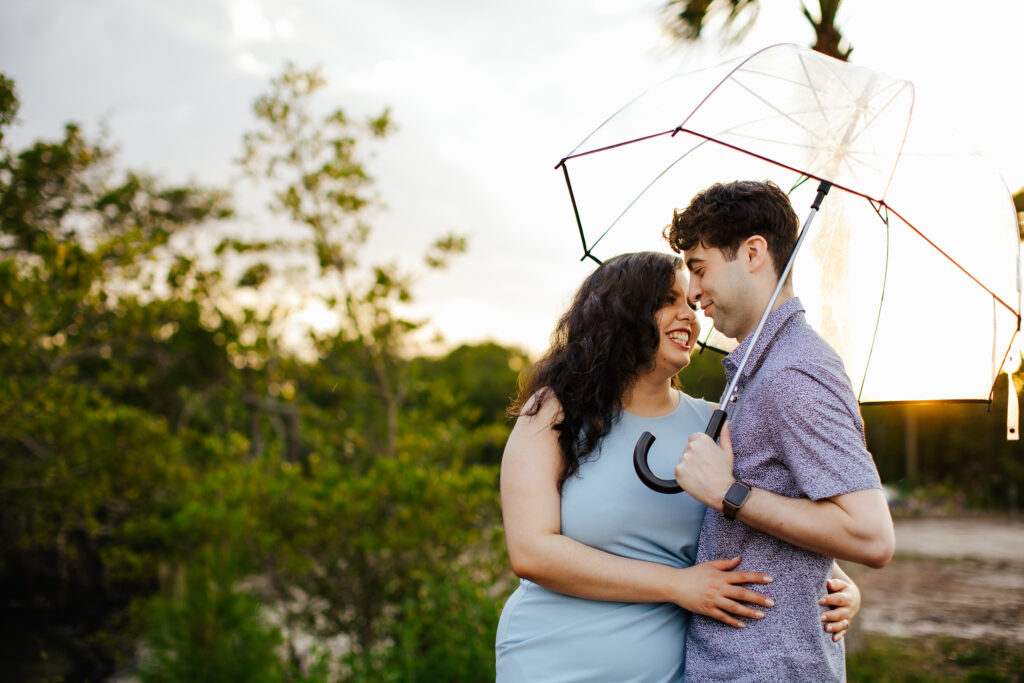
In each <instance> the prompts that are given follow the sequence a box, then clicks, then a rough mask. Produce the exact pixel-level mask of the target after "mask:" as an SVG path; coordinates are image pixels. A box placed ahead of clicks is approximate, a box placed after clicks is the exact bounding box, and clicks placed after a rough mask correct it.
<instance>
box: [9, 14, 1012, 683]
mask: <svg viewBox="0 0 1024 683" xmlns="http://www.w3.org/2000/svg"><path fill="white" fill-rule="evenodd" d="M807 5H808V16H805V15H804V12H803V10H802V9H801V5H800V3H799V2H796V1H795V0H794V1H793V2H789V1H788V0H772V1H769V0H761V2H750V1H747V2H743V1H740V2H732V3H730V2H723V3H711V5H710V6H709V5H707V4H706V3H693V2H691V3H689V8H688V9H690V10H691V11H690V12H688V13H686V14H685V15H684V18H685V19H687V20H689V21H690V22H691V23H689V24H687V23H686V21H684V20H683V19H681V18H680V16H679V15H680V13H681V12H682V11H683V10H684V9H687V3H678V2H677V3H666V2H664V1H654V0H651V1H640V0H628V1H627V0H620V1H619V2H611V1H597V2H593V1H591V2H582V1H576V0H567V1H565V2H560V3H557V4H552V3H541V2H534V1H532V0H530V1H528V2H525V3H520V4H519V5H517V6H516V7H515V8H510V7H506V8H500V7H496V6H491V5H489V4H485V3H471V2H459V1H457V0H444V1H442V2H434V3H426V4H425V3H411V2H402V1H400V0H391V1H384V2H376V3H372V4H367V3H360V4H356V3H354V2H347V1H345V2H317V1H315V0H307V1H304V2H287V3H286V2H277V1H274V0H263V1H260V0H218V1H216V2H194V1H192V0H188V1H185V2H178V3H174V4H173V5H172V4H170V3H163V2H157V1H156V0H146V1H141V2H139V1H136V2H127V1H118V0H102V1H98V2H92V3H88V4H83V3H77V2H72V1H71V0H66V1H58V0H52V1H50V0H47V1H44V2H30V1H29V0H6V1H5V2H4V3H3V6H2V7H0V521H2V526H0V547H2V550H3V554H2V560H0V562H2V563H0V601H2V607H3V609H2V610H0V629H2V633H0V662H3V665H4V670H5V672H8V675H10V676H11V677H12V680H138V679H141V680H153V681H156V680H160V681H172V680H174V681H178V680H181V681H185V680H188V681H195V680H210V681H230V680H238V681H248V680H289V681H298V680H311V681H312V680H317V681H319V680H427V679H429V680H488V679H490V678H492V677H493V636H494V626H495V624H496V622H497V616H498V613H499V611H500V608H501V605H502V604H503V601H504V598H505V597H506V596H507V595H508V593H509V592H510V590H511V587H512V586H513V585H514V583H513V582H514V577H512V576H511V574H510V572H509V571H508V569H507V562H506V558H505V556H504V548H503V542H502V536H501V523H500V522H501V519H500V509H499V505H498V498H497V471H498V464H499V462H500V458H501V452H502V448H503V445H504V440H505V438H506V436H507V434H508V430H509V427H510V422H509V421H508V420H507V419H506V416H505V414H504V409H505V407H506V406H507V405H508V403H509V401H510V398H511V396H512V394H513V393H514V391H515V385H516V378H517V375H518V372H519V371H520V370H522V369H523V368H525V367H526V366H527V365H528V364H529V362H530V360H531V359H534V358H536V357H537V355H538V354H539V353H540V352H541V351H542V350H543V348H544V346H545V344H546V339H547V335H548V334H549V332H550V330H551V328H552V327H553V325H554V322H555V320H556V318H557V316H558V315H559V313H560V312H561V310H562V309H563V308H564V306H565V305H566V304H567V302H568V299H569V297H570V296H571V294H572V292H573V291H574V289H575V287H576V286H577V285H578V283H579V282H580V281H581V280H582V278H583V277H584V276H585V275H586V273H588V272H589V271H590V269H591V267H592V266H591V265H590V264H588V263H581V262H580V260H579V255H580V248H579V245H578V237H577V235H576V230H575V224H574V222H573V218H572V212H571V207H570V204H569V202H568V198H567V196H566V192H565V186H564V182H563V181H562V178H561V173H560V172H558V171H555V170H553V169H554V166H555V164H556V163H557V161H558V160H559V159H560V158H561V157H562V156H563V155H564V154H565V153H566V152H568V151H569V150H570V149H571V148H572V147H573V146H575V144H576V143H577V142H578V141H579V140H580V139H582V138H583V137H584V136H585V135H586V134H587V133H589V132H590V131H591V130H592V129H593V128H594V127H595V126H596V125H597V124H598V123H600V122H601V121H602V120H603V119H604V118H606V117H607V116H608V115H609V114H610V113H612V112H613V111H614V110H615V109H616V108H617V107H618V106H620V105H621V104H622V103H623V102H625V101H626V100H627V99H628V98H630V97H632V96H633V95H635V94H637V93H638V92H639V91H641V90H643V89H644V88H646V87H647V86H649V85H651V84H653V83H656V82H658V81H660V80H662V79H663V78H664V77H666V76H668V75H669V74H671V73H674V72H677V71H682V70H689V69H693V68H698V67H701V66H706V65H709V64H713V63H717V62H719V61H722V60H724V59H726V58H728V57H731V56H735V55H739V54H745V53H749V52H751V51H753V50H754V49H757V48H759V47H762V46H764V45H767V44H771V43H775V42H797V43H800V44H807V45H812V44H814V45H815V46H816V47H817V48H818V49H822V50H823V51H830V52H831V53H833V54H836V55H838V56H840V57H848V58H849V59H850V61H853V62H855V63H858V64H862V65H864V66H869V67H872V68H876V69H880V70H883V71H886V72H888V73H890V74H892V75H894V76H899V77H904V78H909V79H911V80H913V81H914V82H915V84H916V85H917V87H918V97H919V99H920V101H921V102H922V106H925V104H924V103H928V106H933V107H938V108H940V109H941V110H943V111H945V112H946V113H947V114H948V119H949V121H950V123H951V124H952V125H954V126H955V127H956V128H958V129H959V130H960V131H962V134H963V136H964V137H965V139H967V140H969V141H970V143H971V144H973V145H974V146H975V147H977V148H978V149H979V150H980V151H982V152H983V153H984V154H985V155H986V156H987V157H988V158H989V160H990V161H991V162H992V164H993V166H994V167H995V168H996V169H997V170H998V171H999V172H1000V173H1001V174H1002V176H1003V178H1004V179H1005V180H1006V182H1007V184H1008V186H1009V190H1008V194H1010V193H1013V192H1016V193H1017V194H1016V196H1015V198H1016V200H1017V202H1018V204H1017V206H1018V210H1024V193H1022V192H1021V191H1020V190H1022V188H1024V140H1022V132H1021V127H1020V124H1019V115H1020V98H1021V96H1020V93H1019V89H1017V88H1014V87H1012V86H1011V85H1010V83H1012V82H1013V81H1012V79H1014V78H1015V77H1016V76H1017V74H1016V71H1017V70H1018V69H1019V65H1020V64H1021V63H1024V59H1022V58H1024V54H1022V53H1024V47H1022V45H1021V43H1020V41H1019V40H1018V39H1017V36H1016V33H1017V32H1018V31H1019V27H1020V26H1021V25H1022V24H1024V6H1022V5H1021V3H1018V2H1012V1H1011V0H1005V1H1003V2H999V1H996V0H983V1H981V2H975V3H972V4H970V6H962V5H959V4H957V3H953V2H948V3H930V4H929V5H928V6H927V8H922V7H921V6H911V3H899V4H897V3H885V2H883V1H882V0H847V2H846V3H844V4H842V6H841V7H839V8H838V12H837V13H835V14H834V15H833V14H832V9H834V8H835V6H838V5H839V3H838V2H823V3H821V5H820V6H819V4H818V3H816V2H808V3H807ZM894 5H895V6H894ZM730 6H736V8H737V13H736V15H735V20H734V21H732V22H728V21H726V18H727V16H728V14H729V7H730ZM723 7H724V8H725V10H724V13H723V11H722V8H723ZM702 8H703V9H707V10H709V11H708V14H707V16H706V17H704V16H703V15H702V14H701V12H700V11H696V10H700V9H702ZM705 19H706V22H705V21H704V20H705ZM911 45H913V46H914V47H910V46H911ZM851 47H852V48H853V51H852V52H849V50H850V48H851ZM712 180H718V179H709V182H711V181H712ZM687 199H688V198H681V199H680V204H683V203H685V201H686V200H687ZM666 222H667V218H666ZM654 229H656V228H654ZM968 333H969V330H958V329H956V328H955V325H951V332H950V335H949V337H950V338H949V339H948V340H922V343H940V344H946V345H947V346H948V347H949V349H950V353H949V364H948V366H947V367H936V368H934V372H936V373H939V374H941V373H944V372H950V371H951V368H954V367H955V365H956V363H957V352H956V345H957V336H958V335H959V334H968ZM681 379H682V382H683V384H684V386H685V388H686V389H687V390H688V391H690V392H691V393H693V394H695V395H698V396H704V397H707V398H709V399H712V400H715V399H717V398H718V396H719V394H720V392H721V389H722V384H723V380H722V373H721V367H720V364H719V357H718V356H716V355H715V354H714V353H712V352H707V353H704V354H701V355H698V356H695V362H694V364H693V365H692V366H691V367H690V368H688V369H687V370H686V371H685V372H684V373H683V374H682V375H681ZM1014 382H1015V383H1014ZM1011 385H1012V386H1013V390H1014V392H1015V393H1017V392H1019V391H1020V389H1021V383H1020V382H1019V381H1018V380H1017V379H1016V378H1014V379H1013V380H1012V381H1011V382H1008V381H1007V378H1006V377H1005V376H1000V378H999V380H997V382H996V384H995V389H994V393H993V400H992V402H991V405H960V406H955V405H954V406H926V405H912V406H868V407H865V408H864V409H863V413H864V417H865V422H866V429H867V436H868V445H869V448H870V449H871V450H872V453H873V454H874V456H875V459H876V461H877V463H878V467H879V470H880V472H881V474H882V479H883V481H884V482H885V483H886V484H887V486H888V487H889V490H890V494H891V502H892V509H893V513H894V515H895V516H896V517H897V536H898V539H897V545H898V556H897V558H896V560H894V562H893V563H892V564H891V565H890V566H889V567H887V568H886V569H883V570H877V571H872V570H866V569H861V568H857V567H854V568H853V569H852V570H851V571H852V572H855V573H854V576H855V577H856V578H857V580H858V582H859V583H860V584H861V586H862V589H863V591H864V608H863V610H862V613H861V617H860V619H859V627H858V629H857V631H856V632H855V633H853V634H851V642H850V656H849V662H850V678H851V679H852V680H885V679H886V677H888V679H889V680H947V679H949V680H959V679H962V678H964V677H968V676H974V677H975V679H976V680H1019V679H1020V673H1019V672H1020V671H1021V670H1024V666H1022V664H1024V654H1022V645H1024V628H1022V627H1021V626H1020V624H1019V620H1018V619H1015V618H1014V616H1013V615H1015V614H1016V613H1017V611H1018V609H1019V608H1020V607H1024V581H1022V576H1024V574H1022V572H1024V522H1021V521H1020V519H1019V517H1018V508H1019V505H1020V503H1019V497H1020V492H1021V487H1022V486H1024V461H1022V457H1024V452H1022V447H1021V446H1020V445H1019V442H1007V441H1006V440H1005V431H1006V430H1005V413H1006V400H1007V395H1008V387H1009V386H1011ZM1003 615H1005V616H1003Z"/></svg>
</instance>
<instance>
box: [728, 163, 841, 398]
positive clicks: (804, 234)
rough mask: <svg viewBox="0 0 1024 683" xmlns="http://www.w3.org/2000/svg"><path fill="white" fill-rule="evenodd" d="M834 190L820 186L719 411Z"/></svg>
mask: <svg viewBox="0 0 1024 683" xmlns="http://www.w3.org/2000/svg"><path fill="white" fill-rule="evenodd" d="M831 189H832V183H830V182H828V181H827V180H822V181H821V184H819V185H818V194H817V195H815V197H814V202H812V203H811V211H810V213H808V214H807V220H805V221H804V226H803V228H802V229H801V230H800V236H799V237H798V238H797V240H796V244H795V245H793V253H791V254H790V255H789V260H788V261H786V267H785V268H783V269H782V275H780V276H779V281H778V283H777V284H776V285H775V291H773V292H772V298H771V299H769V300H768V305H767V306H765V309H764V313H762V314H761V320H760V321H758V323H757V327H756V328H754V331H753V332H752V333H751V338H750V343H749V344H747V350H746V351H744V353H743V359H742V360H740V365H739V367H738V368H736V374H735V375H733V377H732V381H731V382H729V386H728V387H726V389H725V393H724V394H722V400H721V401H720V402H719V404H718V409H719V410H721V411H723V412H727V411H726V406H728V405H729V402H730V401H731V400H732V397H733V395H734V394H735V393H736V385H737V384H738V383H739V381H740V377H741V376H742V375H743V368H744V367H746V365H747V359H749V358H750V354H751V352H752V351H753V350H754V345H755V344H757V340H758V338H760V336H761V330H762V329H763V328H764V323H765V321H766V320H768V314H769V313H771V312H772V309H773V308H774V307H775V301H776V299H778V298H779V292H781V291H782V286H783V285H784V284H785V282H786V278H788V277H789V272H790V271H791V270H793V262H794V261H796V255H797V253H798V252H799V251H800V247H801V245H803V243H804V238H806V237H807V233H808V232H809V231H810V230H809V229H810V227H811V221H813V220H814V217H815V216H816V215H817V213H818V209H819V208H820V207H821V201H822V200H823V199H824V198H825V195H827V194H828V191H829V190H831Z"/></svg>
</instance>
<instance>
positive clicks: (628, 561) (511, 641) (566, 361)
mask: <svg viewBox="0 0 1024 683" xmlns="http://www.w3.org/2000/svg"><path fill="white" fill-rule="evenodd" d="M685 292H686V281H685V275H684V273H683V271H682V262H681V261H680V260H679V259H678V258H676V257H674V256H669V255H667V254H659V253H653V252H645V253H639V254H624V255H621V256H617V257H615V258H613V259H610V260H608V261H606V262H605V263H604V264H603V265H601V266H600V267H599V268H598V269H597V270H596V271H594V273H592V274H591V275H590V276H589V277H588V278H587V279H586V280H585V281H584V283H583V285H582V286H581V287H580V289H579V291H578V292H577V294H576V297H575V299H574V301H573V303H572V305H571V306H570V308H569V310H568V311H567V312H566V313H565V314H564V315H563V316H562V318H561V320H560V321H559V323H558V327H557V328H556V332H555V335H554V337H553V344H552V347H551V349H549V351H548V353H547V354H546V355H545V356H544V358H542V359H541V360H540V361H539V362H538V363H537V364H536V365H535V366H534V367H533V369H532V370H531V372H530V373H529V375H528V376H527V377H526V378H525V381H523V382H522V383H521V384H522V386H521V387H520V392H519V396H518V398H517V400H516V403H515V405H514V406H513V410H514V411H515V412H516V413H517V414H518V415H519V418H518V420H517V422H516V425H515V428H514V429H513V431H512V434H511V435H510V437H509V440H508V444H507V445H506V448H505V455H504V457H503V459H502V467H501V500H502V511H503V516H504V522H505V536H506V543H507V546H508V553H509V559H510V560H511V563H512V569H513V571H514V572H515V573H516V575H518V576H519V577H520V578H521V579H523V580H522V581H521V584H520V586H519V588H518V589H517V590H516V591H515V592H514V593H513V594H512V596H511V597H510V598H509V600H508V602H507V603H506V605H505V608H504V610H503V611H502V615H501V621H500V623H499V625H498V633H497V642H496V663H497V677H498V680H499V681H502V682H503V683H508V682H511V681H540V680H543V681H596V680H606V681H629V680H636V681H676V680H680V679H681V678H682V675H683V662H684V659H685V644H686V629H687V626H688V623H689V614H690V612H699V613H701V614H706V615H708V616H711V617H714V618H716V619H719V620H721V621H723V622H725V623H728V624H731V625H733V626H735V627H737V628H744V627H745V623H744V621H743V620H742V618H745V619H758V618H761V617H762V616H763V612H762V610H763V609H768V608H770V607H771V606H772V605H771V600H770V599H768V598H767V597H766V596H764V595H761V594H759V593H757V592H756V591H753V590H750V589H748V588H744V587H743V586H742V585H741V584H759V583H761V584H763V583H767V582H770V581H771V578H770V577H769V576H768V575H765V574H762V573H760V572H750V571H742V572H741V571H729V570H731V569H732V568H734V567H735V566H736V565H737V564H738V563H739V558H730V559H721V560H716V561H713V562H706V563H702V564H699V565H695V566H694V565H693V560H694V557H695V553H696V544H697V536H698V533H699V531H700V525H701V521H702V519H703V515H704V509H705V508H704V506H703V505H702V504H701V503H699V502H697V501H696V500H694V499H693V498H691V497H690V496H688V495H687V494H685V493H683V494H679V495H674V496H665V495H660V494H656V493H653V492H651V491H650V490H649V489H647V488H646V487H645V486H644V485H643V484H642V483H641V482H640V480H639V479H638V478H637V477H636V475H635V473H634V472H633V465H632V449H633V444H634V443H635V442H636V439H637V437H638V436H639V435H640V434H641V433H642V432H643V431H651V432H653V433H656V434H657V435H658V440H657V441H656V442H655V443H654V446H653V447H652V449H651V451H650V456H649V462H650V463H651V467H652V469H654V470H655V471H661V472H670V471H672V468H673V467H674V465H675V464H676V462H678V460H679V456H680V454H681V453H682V451H683V449H684V448H685V446H686V443H687V439H688V437H689V435H690V434H691V433H693V432H699V431H703V429H704V427H705V425H706V424H707V421H708V418H709V417H710V415H711V411H712V406H711V405H710V404H708V403H706V402H704V401H701V400H698V399H695V398H692V397H690V396H687V395H686V394H684V393H682V392H680V391H678V390H676V389H675V388H674V386H673V382H674V378H675V376H676V374H677V373H678V372H679V371H680V370H681V369H682V368H684V367H686V365H688V364H689V362H690V353H691V351H692V349H693V346H694V343H695V341H696V339H697V336H698V334H699V331H700V330H699V326H698V324H697V319H696V316H695V314H694V311H693V309H692V308H691V307H690V306H689V304H688V303H687V301H686V298H685ZM837 569H838V567H837ZM837 575H838V576H840V577H841V579H845V580H846V581H844V580H836V579H833V580H832V581H830V584H831V585H830V586H829V588H830V589H832V590H840V589H842V590H840V592H836V593H830V594H829V595H828V596H826V597H825V598H824V600H825V602H826V603H827V604H829V605H832V606H834V607H835V608H836V609H832V610H830V611H829V612H826V613H825V614H826V618H827V619H828V620H829V621H828V623H827V624H826V626H825V627H824V628H826V629H827V630H829V631H831V632H833V633H834V636H833V637H834V638H837V639H838V638H841V637H842V635H843V634H844V633H845V628H846V625H847V624H848V622H849V619H850V618H852V617H853V615H854V614H855V613H856V611H857V609H858V607H859V602H860V596H859V593H858V591H857V588H856V586H853V585H852V582H851V583H847V581H848V578H847V577H846V576H845V575H844V574H842V573H838V574H837ZM824 588H825V587H823V591H824ZM823 604H824V603H823Z"/></svg>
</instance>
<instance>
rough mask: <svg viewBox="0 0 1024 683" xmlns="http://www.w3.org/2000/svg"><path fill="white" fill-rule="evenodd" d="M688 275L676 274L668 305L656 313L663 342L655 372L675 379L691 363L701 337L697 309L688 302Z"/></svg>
mask: <svg viewBox="0 0 1024 683" xmlns="http://www.w3.org/2000/svg"><path fill="white" fill-rule="evenodd" d="M686 287H687V282H686V274H685V273H684V271H683V270H681V269H680V270H677V271H676V281H675V283H674V284H673V285H672V289H671V291H670V292H669V294H668V296H667V298H666V300H665V304H664V305H663V306H662V307H661V308H659V309H658V311H657V312H656V313H655V314H654V322H655V324H656V325H657V326H658V332H659V334H660V342H659V343H658V350H657V352H656V355H655V358H654V369H655V370H656V371H659V372H663V373H666V374H668V375H669V376H674V375H675V374H676V373H678V372H679V371H680V370H682V369H683V368H685V367H686V366H687V365H689V364H690V352H691V351H692V350H693V346H694V344H696V342H697V337H698V335H699V334H700V324H699V323H698V322H697V314H696V312H695V311H694V307H693V306H691V305H690V303H689V302H688V301H687V300H686Z"/></svg>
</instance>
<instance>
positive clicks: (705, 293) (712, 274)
mask: <svg viewBox="0 0 1024 683" xmlns="http://www.w3.org/2000/svg"><path fill="white" fill-rule="evenodd" d="M742 252H743V249H742V248H741V249H740V252H739V253H737V258H734V259H731V260H730V259H728V258H726V255H725V253H724V252H723V251H722V250H721V249H718V248H715V247H705V246H703V245H701V244H698V245H697V246H695V247H693V248H692V249H687V250H685V251H684V252H683V259H684V260H685V261H686V267H687V268H688V269H689V271H690V286H689V288H688V289H687V292H686V296H687V299H689V300H690V301H691V302H693V303H697V304H700V308H701V311H703V312H704V315H706V316H707V317H709V318H711V320H712V321H713V322H714V324H715V329H716V330H718V331H719V332H721V333H722V334H724V335H726V336H727V337H732V338H734V339H737V340H742V339H743V338H744V337H746V336H747V335H748V334H749V333H750V332H752V331H753V329H754V327H755V326H756V325H757V301H759V300H760V299H759V297H757V296H756V288H755V284H756V283H755V281H754V279H753V278H752V277H751V274H750V272H749V270H748V269H747V268H746V267H745V265H746V263H745V259H744V258H742Z"/></svg>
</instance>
